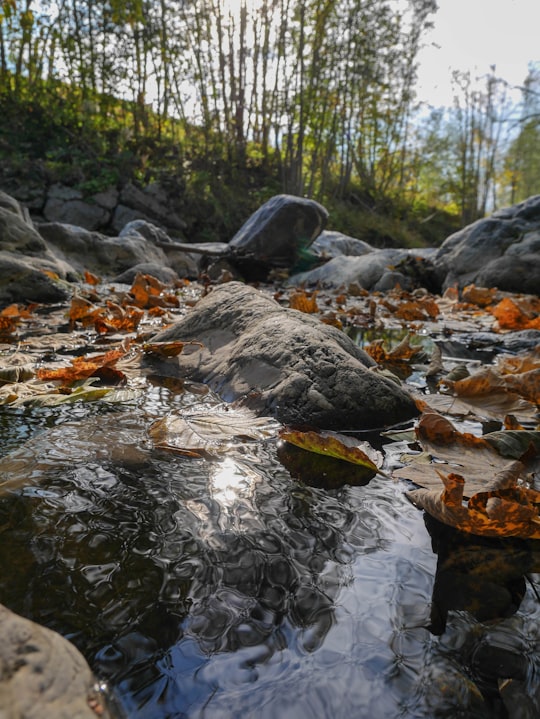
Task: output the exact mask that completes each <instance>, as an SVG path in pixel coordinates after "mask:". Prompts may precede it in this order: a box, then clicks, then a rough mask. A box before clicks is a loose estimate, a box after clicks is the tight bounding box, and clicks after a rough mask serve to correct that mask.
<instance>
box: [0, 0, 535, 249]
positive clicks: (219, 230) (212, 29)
mask: <svg viewBox="0 0 540 719" xmlns="http://www.w3.org/2000/svg"><path fill="white" fill-rule="evenodd" d="M436 10H437V5H436V2H435V0H237V2H236V3H227V2H220V0H191V1H190V2H187V1H186V0H105V2H103V1H102V0H39V1H34V0H2V1H1V2H0V116H1V118H2V121H1V124H0V161H1V168H0V187H2V189H3V185H5V182H6V181H7V180H8V179H9V178H12V177H13V176H14V175H17V177H18V178H19V179H20V181H21V182H24V181H25V180H26V181H28V182H33V183H35V182H36V181H39V182H42V183H43V184H44V185H47V186H49V185H51V184H54V183H57V182H59V183H62V184H67V185H71V186H73V187H75V188H77V189H78V190H80V191H82V192H83V193H84V194H85V196H88V197H90V196H91V195H92V194H95V193H96V192H100V191H104V190H106V189H107V188H109V187H111V186H115V187H118V188H120V187H122V186H123V185H125V184H126V183H128V182H135V183H137V184H140V185H141V186H143V187H144V186H145V185H147V184H149V183H151V182H154V181H158V182H159V183H160V184H161V185H162V186H163V187H164V188H165V189H166V190H167V191H168V192H169V193H170V194H171V195H172V196H173V197H175V198H176V203H177V207H176V210H177V211H178V212H179V214H180V215H181V217H182V218H183V220H184V221H185V223H186V231H185V235H186V237H187V238H188V239H190V240H194V241H195V240H197V241H211V240H219V241H227V240H228V239H230V237H231V236H232V235H233V234H234V233H235V232H236V230H237V229H238V228H239V227H240V226H241V224H242V223H243V222H244V221H245V219H246V218H247V217H248V216H249V215H250V214H251V213H252V212H253V211H255V210H256V209H257V208H258V207H259V206H260V205H261V204H262V203H263V202H264V201H266V200H267V199H269V198H270V197H271V196H273V195H275V194H278V193H280V192H286V193H291V194H295V195H303V196H307V197H311V198H313V199H316V200H318V201H320V202H321V203H322V204H324V205H325V206H326V207H327V209H328V210H329V211H330V213H331V224H332V228H333V229H337V230H340V231H342V232H344V233H346V234H350V235H352V236H354V237H358V238H360V239H364V240H366V241H368V242H371V244H374V245H376V246H384V245H401V246H415V245H431V246H433V245H437V244H439V243H440V242H441V241H442V240H443V239H444V238H445V237H446V236H447V235H448V234H450V233H451V232H452V231H454V230H456V229H458V228H459V227H460V226H463V225H465V224H467V223H470V222H472V221H474V220H476V219H478V218H479V217H482V216H484V215H485V214H486V213H487V212H490V211H492V210H494V209H496V208H497V207H501V206H505V205H509V204H513V203H515V202H518V201H520V200H522V199H524V198H526V197H528V196H530V195H532V194H537V193H539V192H540V65H538V64H531V65H530V67H529V73H528V75H527V77H526V78H524V81H523V85H522V87H521V88H520V99H519V100H518V101H516V100H515V99H514V98H515V95H514V94H513V93H510V92H509V89H510V88H509V87H508V84H507V83H506V82H505V80H504V79H503V78H499V77H497V76H496V74H495V69H494V67H492V68H487V72H486V74H485V76H483V77H482V78H477V77H473V76H472V75H471V73H464V72H457V71H456V72H455V74H454V91H455V92H454V95H455V97H454V103H453V105H452V106H451V107H441V108H430V109H429V110H426V108H425V107H424V106H422V105H421V104H420V103H419V102H418V101H417V98H416V93H415V87H416V82H417V69H418V55H419V52H420V50H421V48H422V44H423V42H424V41H425V37H426V33H427V31H428V30H429V28H430V25H431V22H432V19H433V17H434V13H436Z"/></svg>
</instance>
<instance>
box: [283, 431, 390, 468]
mask: <svg viewBox="0 0 540 719" xmlns="http://www.w3.org/2000/svg"><path fill="white" fill-rule="evenodd" d="M279 437H280V439H283V440H285V441H286V442H289V443H290V444H294V445H295V446H296V447H300V448H301V449H306V450H308V451H309V452H315V453H316V454H322V455H324V456H325V457H334V459H340V460H343V461H345V462H350V463H351V464H358V465H361V466H363V467H367V468H368V469H370V470H372V471H373V472H375V473H377V472H379V473H380V474H383V473H382V472H381V471H380V468H381V467H382V464H383V456H382V454H381V453H380V452H378V451H377V450H376V449H374V448H373V447H372V446H371V445H370V444H369V443H368V442H358V441H357V440H355V439H354V438H352V437H349V436H347V435H343V434H337V433H333V432H325V431H314V430H311V431H308V432H301V431H300V430H294V429H287V428H284V429H282V430H281V431H280V433H279Z"/></svg>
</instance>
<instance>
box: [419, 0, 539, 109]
mask: <svg viewBox="0 0 540 719" xmlns="http://www.w3.org/2000/svg"><path fill="white" fill-rule="evenodd" d="M437 3H438V5H439V9H438V11H437V13H436V14H435V15H434V17H433V21H434V25H435V27H434V29H433V30H432V31H431V32H430V33H428V34H427V35H426V38H425V40H426V45H427V46H426V47H425V48H424V49H423V50H422V51H421V53H420V56H419V60H420V69H419V81H420V83H421V84H420V85H419V87H418V94H419V98H420V99H421V100H423V101H425V102H428V103H430V104H432V105H435V106H438V105H449V104H451V102H452V89H451V69H459V70H470V71H471V74H472V76H474V77H476V76H479V75H485V74H486V73H487V72H489V70H490V66H491V65H495V74H496V75H497V76H498V77H502V78H504V79H505V80H506V81H507V82H508V83H509V84H510V85H511V86H512V85H522V84H523V81H524V80H525V77H526V76H527V66H528V63H529V62H531V61H537V62H540V42H539V36H538V28H539V27H540V2H539V0H437Z"/></svg>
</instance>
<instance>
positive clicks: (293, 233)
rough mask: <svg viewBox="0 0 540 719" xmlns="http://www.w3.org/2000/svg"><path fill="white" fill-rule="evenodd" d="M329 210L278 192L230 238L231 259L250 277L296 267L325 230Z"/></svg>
mask: <svg viewBox="0 0 540 719" xmlns="http://www.w3.org/2000/svg"><path fill="white" fill-rule="evenodd" d="M327 219H328V212H327V211H326V209H325V208H324V207H323V206H322V205H319V203H318V202H315V201H313V200H307V199H305V198H302V197H294V196H293V195H276V196H275V197H272V198H271V199H270V200H268V202H265V203H264V205H262V206H261V207H259V209H258V210H257V211H256V212H254V213H253V214H252V215H251V217H250V218H249V219H248V220H247V222H246V223H245V224H244V225H242V227H241V228H240V229H239V230H238V232H237V233H236V234H235V235H234V237H233V238H232V240H231V241H230V242H229V248H230V249H231V251H232V258H233V259H232V261H233V263H234V265H235V266H237V267H238V269H239V270H240V272H241V273H242V274H243V275H244V277H245V278H246V279H249V280H264V279H266V277H267V276H268V273H269V272H270V271H271V270H272V269H273V268H290V267H293V266H294V265H295V264H296V262H297V261H298V259H299V258H300V256H301V252H302V250H304V249H306V248H307V247H309V246H310V245H311V243H312V242H313V241H314V240H315V238H316V237H317V236H318V235H319V234H320V233H321V232H322V230H323V229H324V226H325V225H326V221H327Z"/></svg>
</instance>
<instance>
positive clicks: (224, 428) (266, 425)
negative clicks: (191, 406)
mask: <svg viewBox="0 0 540 719" xmlns="http://www.w3.org/2000/svg"><path fill="white" fill-rule="evenodd" d="M279 427H280V425H279V424H278V423H277V422H276V421H275V420H273V419H271V418H269V417H257V416H256V415H254V414H251V413H250V412H246V411H243V412H241V411H239V410H232V409H230V410H222V411H219V410H216V411H213V412H199V413H191V414H184V415H181V416H180V415H179V416H169V417H164V418H163V419H159V420H157V421H156V422H154V423H153V424H152V425H151V426H150V428H149V435H150V438H151V440H152V442H153V443H154V446H155V447H157V448H158V449H165V450H169V451H171V452H175V453H177V454H181V455H185V456H188V457H205V456H207V455H211V456H212V455H216V454H223V453H224V452H227V451H228V450H230V449H231V447H233V446H234V445H237V444H238V443H240V442H245V441H249V440H259V441H260V440H265V439H268V438H269V437H274V436H275V435H276V434H277V431H278V429H279Z"/></svg>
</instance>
